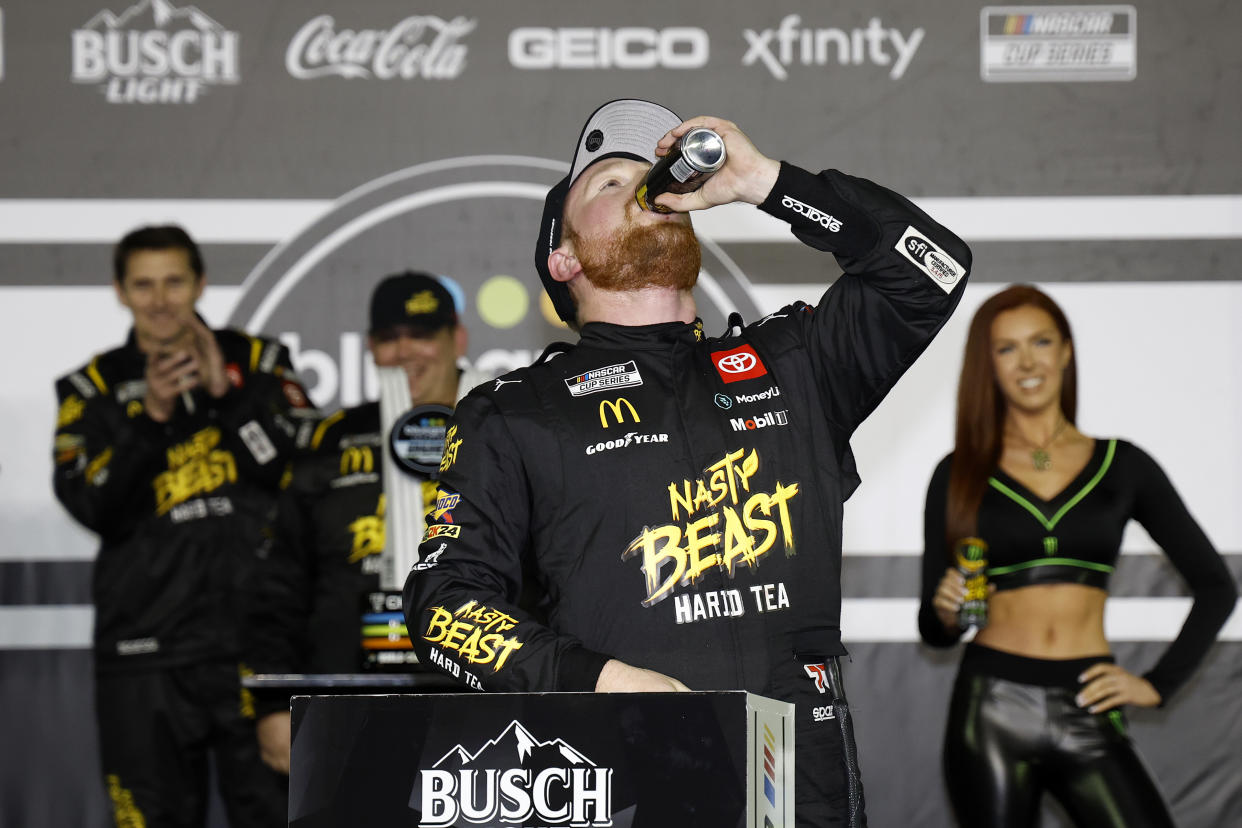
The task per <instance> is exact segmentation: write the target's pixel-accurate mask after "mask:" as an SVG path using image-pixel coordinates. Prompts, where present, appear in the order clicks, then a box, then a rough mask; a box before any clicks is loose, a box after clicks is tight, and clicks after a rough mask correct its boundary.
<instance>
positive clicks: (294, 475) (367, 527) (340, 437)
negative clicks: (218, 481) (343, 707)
mask: <svg viewBox="0 0 1242 828" xmlns="http://www.w3.org/2000/svg"><path fill="white" fill-rule="evenodd" d="M385 444H386V441H385V440H382V439H381V435H380V407H379V403H377V402H373V403H365V404H363V405H360V406H357V407H355V408H348V409H342V410H340V411H338V412H336V413H334V414H332V415H330V416H328V417H326V418H325V419H324V420H323V422H322V423H320V425H319V426H318V428H316V430H315V432H314V435H313V437H312V439H311V443H310V446H309V448H308V450H307V451H306V452H305V453H302V454H300V455H299V456H298V458H297V459H296V460H295V461H294V462H293V465H292V467H291V470H290V473H289V475H288V476H287V477H286V479H285V481H284V485H283V486H282V491H281V494H280V500H279V503H278V506H277V510H276V522H275V524H274V527H273V529H272V538H271V544H270V551H268V554H267V556H266V558H265V559H264V560H263V561H262V562H261V563H260V565H259V567H260V572H261V573H262V575H263V577H261V578H258V579H256V580H255V583H254V585H253V588H252V590H251V591H252V593H253V596H252V599H251V608H250V611H249V613H248V621H249V632H248V638H249V643H248V645H247V658H246V663H247V665H248V666H249V667H251V668H252V669H254V670H255V671H256V672H259V673H354V672H357V671H358V669H359V666H360V654H361V650H360V645H359V637H360V627H359V623H360V618H361V614H362V605H361V601H362V598H363V596H364V595H365V594H367V593H369V592H375V591H377V590H379V589H380V588H381V586H380V555H381V554H382V553H383V551H384V534H385V529H384V511H385V502H384V472H383V466H384V463H385V462H386V461H387V458H386V457H385V456H384V452H385V451H386V449H385V448H384V446H385ZM435 493H436V485H435V483H433V482H431V481H429V480H428V481H423V507H424V509H427V508H429V507H430V506H433V505H434V504H435ZM376 611H378V609H377V610H376ZM285 707H286V708H287V703H286V705H285Z"/></svg>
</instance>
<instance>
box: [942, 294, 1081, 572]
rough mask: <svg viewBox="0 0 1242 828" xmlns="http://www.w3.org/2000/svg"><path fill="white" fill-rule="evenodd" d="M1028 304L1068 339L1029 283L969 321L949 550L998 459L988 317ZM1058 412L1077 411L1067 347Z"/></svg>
mask: <svg viewBox="0 0 1242 828" xmlns="http://www.w3.org/2000/svg"><path fill="white" fill-rule="evenodd" d="M1026 305H1029V306H1031V307H1034V308H1039V309H1040V310H1042V311H1045V312H1046V313H1047V314H1048V315H1049V316H1051V317H1052V320H1053V322H1054V323H1056V326H1057V329H1058V330H1059V331H1060V332H1061V336H1062V337H1063V338H1064V339H1065V341H1066V342H1072V341H1073V338H1072V337H1071V335H1070V326H1069V320H1068V319H1066V318H1065V313H1064V312H1063V311H1062V310H1061V308H1060V307H1059V306H1058V305H1057V303H1056V302H1054V301H1052V299H1051V297H1049V296H1048V295H1047V294H1046V293H1044V292H1043V291H1041V290H1039V289H1038V288H1035V287H1033V286H1031V285H1012V286H1011V287H1007V288H1005V289H1004V290H1002V291H1001V292H1000V293H997V294H996V295H995V296H992V297H991V298H989V299H988V300H987V301H986V302H984V303H983V304H982V305H981V306H980V307H979V310H978V311H976V312H975V318H974V319H972V320H971V321H970V332H969V333H968V334H967V336H966V353H965V355H964V356H963V358H962V376H961V379H959V380H958V384H957V429H956V433H955V442H954V448H953V464H952V468H951V469H950V472H949V494H948V502H947V504H946V514H945V541H946V543H947V546H948V549H949V555H950V557H952V555H953V546H954V544H955V543H956V542H957V540H958V539H960V538H966V537H970V536H973V535H975V534H976V533H977V531H978V517H979V503H980V502H981V501H982V500H983V493H984V491H985V490H986V489H987V485H988V476H989V475H991V474H992V471H993V470H994V469H995V468H996V464H997V463H998V462H999V461H1000V454H1001V435H1002V431H1003V428H1004V422H1005V395H1004V394H1002V393H1001V391H1000V388H999V387H998V386H997V383H996V374H995V372H994V371H993V369H992V322H993V321H994V320H995V319H996V317H997V316H998V315H999V314H1001V313H1003V312H1004V311H1008V310H1013V309H1015V308H1020V307H1023V306H1026ZM1061 412H1062V413H1063V414H1064V415H1065V418H1066V419H1067V420H1069V421H1070V422H1071V423H1073V422H1074V420H1075V417H1076V416H1077V413H1078V366H1077V363H1076V362H1075V359H1074V352H1073V351H1072V350H1071V351H1070V360H1069V364H1067V365H1066V366H1065V373H1064V375H1063V376H1062V378H1061Z"/></svg>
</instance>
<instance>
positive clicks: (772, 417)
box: [729, 409, 789, 431]
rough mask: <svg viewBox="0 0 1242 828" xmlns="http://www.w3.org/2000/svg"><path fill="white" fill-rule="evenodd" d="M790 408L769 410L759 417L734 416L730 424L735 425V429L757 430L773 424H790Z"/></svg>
mask: <svg viewBox="0 0 1242 828" xmlns="http://www.w3.org/2000/svg"><path fill="white" fill-rule="evenodd" d="M788 415H789V410H788V409H785V410H783V411H769V412H768V413H766V414H760V415H759V416H757V417H734V418H733V419H732V420H729V425H731V426H733V430H734V431H755V430H757V429H760V428H769V427H771V426H783V425H789V416H788Z"/></svg>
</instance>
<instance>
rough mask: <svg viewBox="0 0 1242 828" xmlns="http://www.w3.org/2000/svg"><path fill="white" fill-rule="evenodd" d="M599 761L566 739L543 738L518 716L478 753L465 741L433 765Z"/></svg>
mask: <svg viewBox="0 0 1242 828" xmlns="http://www.w3.org/2000/svg"><path fill="white" fill-rule="evenodd" d="M594 766H595V763H594V762H592V761H591V760H590V759H588V758H587V757H586V756H584V755H582V753H581V752H579V751H578V750H577V749H576V748H574V747H571V746H570V745H569V744H568V743H567V742H565V740H563V739H552V740H550V741H546V742H545V741H540V740H539V739H537V738H536V737H535V736H534V735H533V734H532V733H531V732H530V731H529V730H527V729H526V727H525V726H523V725H522V723H521V722H519V721H517V720H516V719H514V720H513V721H512V722H510V723H509V726H508V727H506V728H505V729H504V730H503V731H502V732H501V733H500V735H499V736H497V737H496V738H495V739H491V740H489V741H488V742H486V743H485V744H484V745H483V746H482V747H481V748H479V749H478V750H477V751H475V752H474V753H471V752H470V751H469V750H467V749H466V748H464V747H463V746H462V745H460V744H458V745H454V746H453V748H452V749H451V750H450V751H449V752H448V753H446V754H444V756H442V757H440V759H439V760H438V761H437V762H436V763H435V764H434V765H432V767H434V768H436V769H438V770H447V771H452V772H456V771H458V770H462V769H466V770H476V769H477V770H492V769H494V770H506V769H508V768H529V769H531V770H535V771H539V770H543V769H544V768H570V767H594Z"/></svg>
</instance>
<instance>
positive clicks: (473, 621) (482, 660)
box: [423, 601, 522, 672]
mask: <svg viewBox="0 0 1242 828" xmlns="http://www.w3.org/2000/svg"><path fill="white" fill-rule="evenodd" d="M430 613H431V620H430V621H428V622H427V630H426V632H424V633H423V640H424V641H426V642H428V643H430V644H434V645H436V646H437V647H439V648H441V649H442V650H452V651H455V652H456V653H457V655H458V656H460V657H461V658H463V659H465V660H466V661H468V662H469V663H471V664H488V665H491V668H492V671H493V672H498V671H499V670H500V669H501V668H502V667H504V666H505V662H506V661H508V660H509V656H510V655H512V654H513V653H514V652H516V651H517V650H520V649H522V642H520V641H518V640H517V638H514V637H512V636H511V637H509V638H505V636H504V633H507V632H509V631H510V630H513V629H516V628H517V626H518V620H517V619H516V618H514V617H513V616H512V615H508V614H507V613H504V612H501V611H500V610H496V609H491V608H490V607H485V606H483V605H482V604H480V603H479V602H478V601H467V602H466V603H465V604H462V605H461V606H460V607H458V608H457V610H456V611H455V612H450V611H449V610H446V609H445V608H444V607H432V608H431V610H430Z"/></svg>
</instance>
